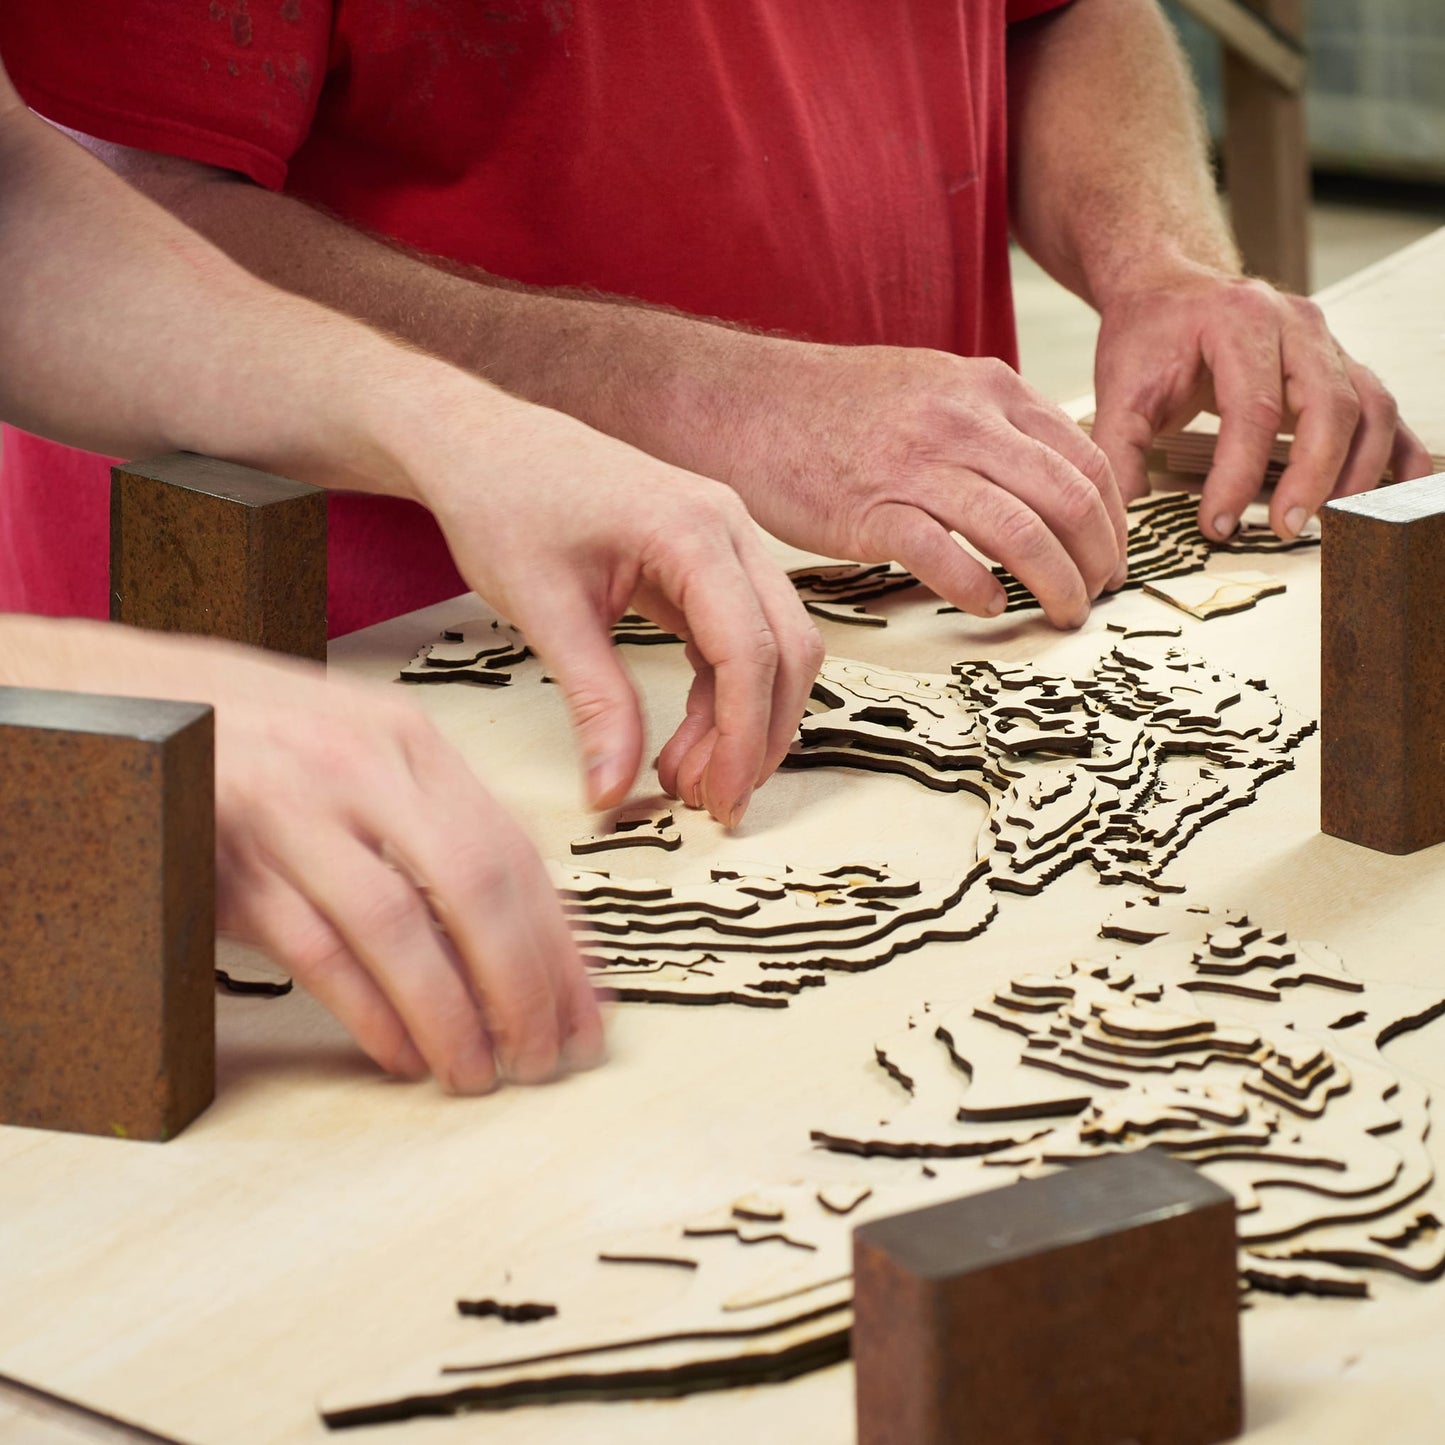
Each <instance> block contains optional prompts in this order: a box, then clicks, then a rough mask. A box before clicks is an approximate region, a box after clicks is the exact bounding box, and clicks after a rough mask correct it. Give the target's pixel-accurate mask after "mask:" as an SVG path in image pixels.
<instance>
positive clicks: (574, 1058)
mask: <svg viewBox="0 0 1445 1445" xmlns="http://www.w3.org/2000/svg"><path fill="white" fill-rule="evenodd" d="M606 1062H607V1040H606V1039H605V1038H604V1037H603V1036H602V1035H601V1034H600V1033H593V1032H591V1031H590V1030H589V1031H588V1032H586V1033H576V1034H573V1035H572V1037H571V1038H569V1039H567V1040H566V1041H565V1042H564V1043H563V1045H562V1063H563V1064H564V1065H565V1067H566V1069H567V1072H568V1073H569V1074H581V1073H586V1072H587V1070H589V1069H596V1068H600V1067H601V1066H602V1065H603V1064H605V1063H606Z"/></svg>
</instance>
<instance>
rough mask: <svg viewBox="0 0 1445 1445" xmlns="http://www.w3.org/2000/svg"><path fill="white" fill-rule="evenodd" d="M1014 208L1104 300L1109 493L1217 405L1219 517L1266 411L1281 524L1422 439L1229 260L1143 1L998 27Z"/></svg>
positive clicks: (1259, 454)
mask: <svg viewBox="0 0 1445 1445" xmlns="http://www.w3.org/2000/svg"><path fill="white" fill-rule="evenodd" d="M1009 128H1010V149H1011V160H1012V165H1011V178H1012V202H1013V215H1014V226H1015V231H1016V234H1017V236H1018V238H1019V240H1020V241H1021V242H1022V243H1023V245H1024V246H1025V247H1026V248H1027V249H1028V250H1029V251H1030V253H1031V254H1033V255H1034V256H1035V257H1036V258H1037V259H1038V260H1039V261H1040V262H1041V264H1042V265H1043V266H1044V267H1045V268H1046V269H1047V270H1048V271H1050V272H1051V273H1052V274H1053V275H1054V276H1055V277H1056V278H1057V279H1058V280H1060V281H1062V282H1063V283H1064V285H1066V286H1068V287H1069V288H1070V289H1071V290H1073V291H1075V292H1076V293H1077V294H1078V295H1080V296H1082V297H1084V298H1085V299H1086V300H1088V301H1090V302H1091V303H1092V304H1093V305H1094V306H1096V307H1097V308H1098V309H1099V311H1100V314H1101V316H1102V318H1103V327H1102V330H1101V334H1100V340H1099V350H1098V354H1097V358H1096V363H1095V377H1094V380H1095V390H1096V394H1097V401H1098V414H1097V419H1096V423H1095V427H1094V439H1095V440H1096V441H1097V442H1098V443H1099V444H1100V445H1101V446H1102V447H1103V449H1104V450H1105V452H1106V453H1107V454H1108V456H1109V459H1110V462H1111V463H1112V465H1113V467H1114V471H1115V473H1116V475H1117V477H1118V480H1119V484H1120V486H1121V488H1122V489H1123V491H1124V493H1125V495H1126V496H1129V497H1132V496H1139V495H1142V494H1143V493H1144V492H1146V491H1147V490H1148V485H1149V483H1148V476H1147V472H1146V470H1145V465H1144V458H1145V455H1146V453H1147V452H1148V449H1149V447H1150V445H1151V444H1152V442H1153V439H1154V436H1155V434H1156V433H1158V432H1160V431H1164V430H1172V429H1174V428H1177V427H1180V426H1183V425H1184V424H1185V423H1187V422H1188V421H1189V420H1190V418H1192V417H1193V416H1194V415H1195V414H1196V413H1197V412H1199V411H1200V410H1213V411H1217V412H1218V414H1219V415H1220V418H1221V428H1220V441H1219V448H1218V451H1217V454H1216V463H1215V466H1214V470H1213V471H1212V472H1211V474H1210V476H1209V479H1208V481H1207V483H1206V486H1205V494H1204V500H1203V502H1202V504H1201V513H1200V524H1201V526H1202V527H1203V528H1204V530H1205V531H1206V532H1208V533H1210V534H1211V535H1214V536H1216V537H1222V536H1227V535H1228V534H1229V533H1230V532H1231V531H1233V529H1234V527H1235V525H1236V523H1237V520H1238V517H1239V514H1240V512H1241V510H1242V509H1243V507H1244V506H1245V505H1246V504H1247V503H1249V502H1250V501H1252V500H1253V498H1254V496H1255V494H1256V493H1257V492H1258V491H1259V489H1260V485H1261V483H1262V481H1263V478H1264V474H1265V464H1266V461H1267V458H1268V455H1269V450H1270V448H1271V446H1272V445H1273V442H1274V439H1275V436H1276V434H1277V433H1278V432H1279V430H1280V429H1281V427H1283V428H1285V429H1288V430H1292V431H1293V432H1294V437H1295V440H1294V444H1293V447H1292V450H1291V453H1290V465H1289V467H1288V469H1287V470H1286V472H1285V473H1284V475H1283V476H1282V477H1281V479H1280V481H1279V484H1278V486H1277V487H1276V489H1275V493H1274V498H1273V502H1272V508H1271V516H1272V521H1273V524H1274V526H1275V529H1276V530H1277V531H1278V532H1280V533H1281V535H1284V536H1293V535H1294V534H1295V533H1297V532H1298V531H1299V529H1300V527H1301V526H1302V525H1303V524H1304V522H1305V520H1306V519H1307V518H1308V516H1309V515H1310V513H1312V512H1314V511H1315V510H1316V509H1317V508H1318V507H1319V506H1320V504H1321V503H1322V502H1323V501H1324V500H1325V499H1326V498H1327V497H1329V496H1330V495H1331V494H1332V493H1334V494H1343V493H1346V492H1352V491H1361V490H1364V489H1366V488H1369V487H1373V486H1375V485H1376V484H1377V483H1378V482H1379V480H1380V476H1381V474H1382V472H1383V471H1384V469H1385V467H1386V466H1387V465H1390V466H1392V467H1393V469H1394V471H1395V474H1396V476H1397V477H1405V476H1416V475H1422V474H1423V473H1424V472H1426V471H1428V470H1429V457H1428V454H1427V453H1426V452H1425V449H1424V448H1423V447H1422V446H1421V445H1420V443H1419V441H1418V439H1417V438H1416V437H1415V436H1414V435H1413V433H1411V432H1410V431H1409V429H1408V428H1406V427H1403V426H1401V425H1400V424H1399V421H1398V417H1397V415H1396V411H1395V404H1394V401H1393V399H1392V398H1391V397H1390V395H1389V393H1388V392H1387V391H1386V390H1385V389H1384V387H1383V386H1381V385H1380V383H1379V381H1378V380H1377V379H1376V378H1375V377H1374V376H1373V375H1371V374H1370V373H1369V372H1368V371H1367V370H1366V369H1365V368H1364V367H1362V366H1360V365H1358V364H1357V363H1356V362H1354V361H1353V360H1352V359H1351V358H1350V357H1348V356H1347V355H1345V354H1344V353H1343V352H1342V351H1341V350H1340V348H1339V346H1338V344H1337V343H1336V342H1335V340H1334V338H1333V337H1332V336H1331V335H1330V333H1329V331H1328V329H1327V328H1326V326H1325V324H1324V321H1323V319H1322V317H1321V316H1320V313H1319V310H1318V308H1317V307H1315V306H1314V305H1313V303H1311V302H1309V301H1307V300H1304V299H1303V298H1300V297H1293V296H1286V295H1283V294H1281V293H1280V292H1278V291H1276V290H1275V289H1274V288H1272V287H1270V286H1268V285H1266V284H1265V283H1263V282H1261V281H1255V280H1249V279H1246V278H1245V277H1244V275H1243V272H1242V268H1241V266H1240V262H1239V256H1238V253H1237V251H1236V249H1235V246H1234V243H1233V240H1232V239H1231V237H1230V234H1229V230H1228V227H1227V224H1226V222H1225V220H1224V216H1223V212H1222V210H1221V207H1220V204H1219V201H1218V198H1217V196H1216V195H1215V191H1214V184H1213V179H1212V175H1211V172H1210V169H1209V164H1208V154H1207V144H1206V136H1205V130H1204V125H1203V121H1202V118H1201V115H1200V111H1199V104H1198V98H1197V95H1196V92H1195V89H1194V85H1193V81H1192V79H1191V78H1190V76H1189V72H1188V68H1187V66H1186V64H1185V61H1184V57H1183V55H1182V53H1181V51H1180V49H1179V45H1178V43H1177V41H1176V40H1175V38H1174V35H1173V32H1172V31H1171V30H1170V28H1169V25H1168V22H1167V21H1166V20H1165V18H1164V16H1163V14H1162V12H1161V11H1160V9H1159V7H1158V5H1157V3H1156V0H1074V3H1073V4H1071V5H1068V6H1065V7H1064V8H1063V9H1061V10H1058V11H1055V12H1051V13H1050V14H1049V15H1047V16H1045V17H1043V18H1041V19H1039V20H1036V21H1032V22H1030V23H1028V24H1025V25H1021V26H1016V27H1015V28H1014V30H1013V31H1012V33H1011V37H1010V43H1009Z"/></svg>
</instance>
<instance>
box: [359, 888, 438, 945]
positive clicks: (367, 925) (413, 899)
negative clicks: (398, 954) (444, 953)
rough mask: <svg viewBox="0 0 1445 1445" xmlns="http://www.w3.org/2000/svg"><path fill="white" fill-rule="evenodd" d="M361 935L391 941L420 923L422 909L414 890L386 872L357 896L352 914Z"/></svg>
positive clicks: (409, 931)
mask: <svg viewBox="0 0 1445 1445" xmlns="http://www.w3.org/2000/svg"><path fill="white" fill-rule="evenodd" d="M353 916H354V918H355V920H356V924H355V926H356V929H357V933H358V934H359V936H360V937H362V938H373V939H379V940H382V941H384V942H387V943H393V942H395V941H396V940H397V939H400V938H403V937H405V935H407V934H408V933H411V932H412V931H413V930H414V929H416V928H417V927H419V926H420V925H421V924H422V923H423V909H422V905H421V900H420V899H419V898H418V897H417V895H416V890H415V889H414V888H412V886H411V885H410V884H409V883H407V882H405V880H403V879H402V878H401V877H400V876H398V875H396V874H391V873H388V874H387V876H386V877H385V878H382V879H378V880H377V881H376V882H375V883H374V884H372V885H371V886H370V887H368V888H367V890H366V894H365V897H364V898H358V900H357V903H356V905H355V910H354V914H353Z"/></svg>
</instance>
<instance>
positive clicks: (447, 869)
mask: <svg viewBox="0 0 1445 1445" xmlns="http://www.w3.org/2000/svg"><path fill="white" fill-rule="evenodd" d="M528 861H530V860H529V859H528V857H527V856H526V853H525V852H524V851H523V850H522V849H519V848H516V847H515V846H513V845H511V844H509V843H501V844H499V843H498V842H497V841H496V840H495V839H492V838H486V837H478V836H475V835H473V836H472V837H469V838H468V839H466V840H465V841H464V842H462V843H460V844H457V845H456V846H454V847H453V849H452V850H451V852H450V853H449V854H448V856H447V860H446V863H445V865H444V871H443V873H442V874H441V876H439V877H438V878H437V880H436V882H437V884H438V886H440V887H443V888H445V889H446V890H447V892H448V894H449V895H450V896H451V897H452V898H455V899H458V900H460V901H461V902H462V903H463V904H466V905H470V904H471V903H472V901H473V900H476V899H482V898H492V897H495V896H496V895H498V894H500V893H503V892H505V891H506V890H507V889H508V887H509V885H510V883H511V881H512V880H513V879H515V878H517V877H519V876H520V872H521V868H522V866H523V865H524V864H525V863H526V862H528Z"/></svg>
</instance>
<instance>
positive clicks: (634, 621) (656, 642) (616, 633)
mask: <svg viewBox="0 0 1445 1445" xmlns="http://www.w3.org/2000/svg"><path fill="white" fill-rule="evenodd" d="M612 640H613V642H614V643H616V644H617V645H618V646H624V645H627V646H633V647H654V646H664V647H665V646H666V645H667V644H668V643H670V642H681V641H682V638H680V637H678V636H676V635H675V634H674V633H671V632H666V631H664V630H663V629H662V628H661V627H659V626H658V625H657V623H655V622H653V621H652V620H651V619H650V618H647V617H640V616H638V614H637V613H635V612H628V613H626V614H625V615H623V616H622V617H620V618H618V620H617V624H616V626H614V627H613V629H612Z"/></svg>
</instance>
